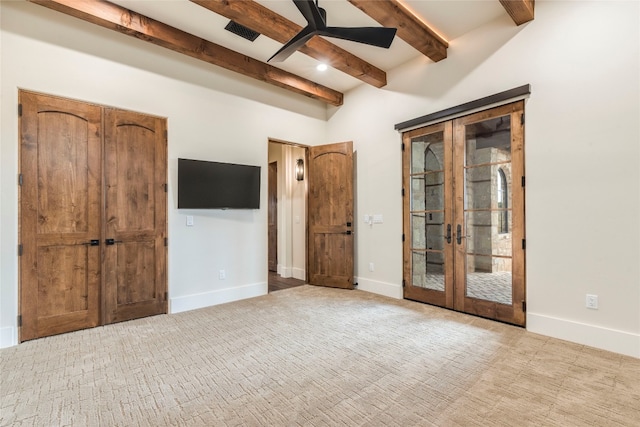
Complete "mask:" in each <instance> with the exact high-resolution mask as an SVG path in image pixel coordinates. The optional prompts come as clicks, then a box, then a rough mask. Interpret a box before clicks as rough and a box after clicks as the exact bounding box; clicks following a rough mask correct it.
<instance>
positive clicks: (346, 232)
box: [344, 230, 354, 235]
mask: <svg viewBox="0 0 640 427" xmlns="http://www.w3.org/2000/svg"><path fill="white" fill-rule="evenodd" d="M344 234H347V235H350V234H354V233H353V231H351V230H347V231H345V232H344Z"/></svg>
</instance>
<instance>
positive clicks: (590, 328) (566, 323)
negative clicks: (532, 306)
mask: <svg viewBox="0 0 640 427" xmlns="http://www.w3.org/2000/svg"><path fill="white" fill-rule="evenodd" d="M527 330H528V331H529V332H534V333H537V334H541V335H546V336H549V337H553V338H559V339H562V340H566V341H571V342H574V343H578V344H584V345H588V346H590V347H596V348H600V349H602V350H607V351H613V352H615V353H620V354H625V355H627V356H632V357H637V358H640V334H637V333H632V332H625V331H620V330H616V329H609V328H603V327H601V326H596V325H589V324H586V323H580V322H574V321H571V320H566V319H558V318H555V317H551V316H547V315H543V314H535V313H527Z"/></svg>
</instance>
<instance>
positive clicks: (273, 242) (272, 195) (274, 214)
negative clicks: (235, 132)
mask: <svg viewBox="0 0 640 427" xmlns="http://www.w3.org/2000/svg"><path fill="white" fill-rule="evenodd" d="M268 179H269V195H268V198H269V200H268V209H269V212H268V214H267V216H268V222H269V226H268V228H269V231H268V233H269V235H268V239H269V248H268V252H269V254H268V257H269V271H277V270H278V163H277V162H272V163H269V177H268Z"/></svg>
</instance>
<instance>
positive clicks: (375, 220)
mask: <svg viewBox="0 0 640 427" xmlns="http://www.w3.org/2000/svg"><path fill="white" fill-rule="evenodd" d="M382 222H383V221H382V214H375V215H373V223H374V224H382Z"/></svg>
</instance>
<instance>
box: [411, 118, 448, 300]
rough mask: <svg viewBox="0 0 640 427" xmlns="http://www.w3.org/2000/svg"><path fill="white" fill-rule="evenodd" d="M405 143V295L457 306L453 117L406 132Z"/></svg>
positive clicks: (414, 298) (415, 298)
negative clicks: (454, 273) (455, 288)
mask: <svg viewBox="0 0 640 427" xmlns="http://www.w3.org/2000/svg"><path fill="white" fill-rule="evenodd" d="M403 143H404V145H405V150H404V153H403V157H404V160H403V169H404V171H403V177H404V178H403V180H404V183H403V185H404V188H405V189H410V191H406V190H405V197H404V215H405V218H404V236H405V239H404V245H403V246H404V249H403V251H404V277H405V287H404V297H405V298H407V299H413V300H418V301H422V302H426V303H429V304H434V305H438V306H441V307H447V308H453V268H452V266H453V244H452V237H451V236H452V223H453V210H452V209H451V208H452V206H453V185H452V179H453V169H452V167H453V163H452V127H451V122H446V123H440V124H436V125H433V126H429V127H426V128H421V129H416V130H414V131H410V132H407V133H405V134H404V135H403ZM407 279H408V280H407Z"/></svg>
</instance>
